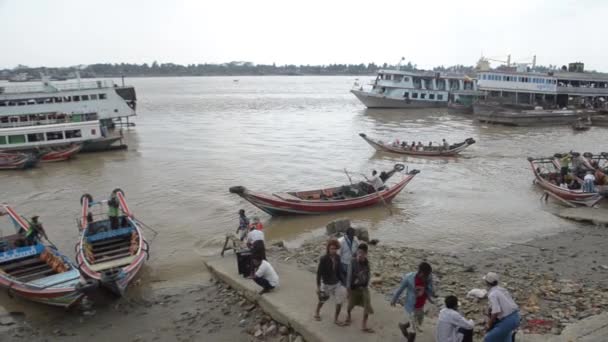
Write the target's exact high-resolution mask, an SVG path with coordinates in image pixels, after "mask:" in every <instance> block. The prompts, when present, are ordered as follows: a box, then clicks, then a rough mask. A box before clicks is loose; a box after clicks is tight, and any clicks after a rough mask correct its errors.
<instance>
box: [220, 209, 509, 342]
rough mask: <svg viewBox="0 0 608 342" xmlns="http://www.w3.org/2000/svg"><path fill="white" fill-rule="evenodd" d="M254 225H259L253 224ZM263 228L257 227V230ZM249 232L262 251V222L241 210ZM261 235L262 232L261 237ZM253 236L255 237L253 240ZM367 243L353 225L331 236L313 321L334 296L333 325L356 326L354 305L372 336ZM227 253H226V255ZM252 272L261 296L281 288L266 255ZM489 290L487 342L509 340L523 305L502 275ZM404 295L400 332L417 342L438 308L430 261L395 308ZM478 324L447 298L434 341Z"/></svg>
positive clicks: (459, 339) (464, 334)
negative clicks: (432, 308)
mask: <svg viewBox="0 0 608 342" xmlns="http://www.w3.org/2000/svg"><path fill="white" fill-rule="evenodd" d="M254 223H255V221H254ZM258 227H259V229H258ZM242 230H247V231H248V233H247V234H246V235H243V234H242V235H241V239H242V240H244V241H247V244H248V246H249V247H250V248H251V249H252V250H254V243H252V242H251V240H252V236H253V235H258V236H259V233H261V234H262V235H261V236H262V239H261V240H253V242H255V241H262V247H263V232H262V228H261V223H260V224H259V225H258V224H249V220H248V218H247V217H246V216H245V213H244V211H243V210H241V211H239V228H238V229H237V233H239V232H241V231H242ZM258 232H259V233H258ZM250 238H251V239H250ZM368 252H369V250H368V245H367V244H366V243H362V242H359V240H358V239H357V238H356V237H355V229H354V228H352V227H349V228H348V229H347V230H346V232H345V234H344V236H342V237H340V238H339V239H335V238H330V239H329V240H328V241H327V243H326V250H325V254H324V255H322V256H321V257H320V258H319V262H318V266H317V273H316V294H317V299H318V300H317V305H316V308H315V311H314V314H313V318H314V319H315V320H317V321H321V309H322V308H323V305H324V304H325V303H326V302H327V301H328V300H329V299H331V298H333V300H334V302H335V310H334V312H333V322H334V324H336V325H338V326H347V325H350V324H351V323H352V317H351V313H352V311H353V310H354V309H355V308H356V307H361V308H362V309H363V318H362V322H361V330H362V331H363V332H365V333H374V329H373V328H372V327H370V326H369V323H368V321H369V316H370V315H372V314H373V313H374V309H373V307H372V301H371V293H370V290H369V286H370V280H371V269H370V262H369V260H368ZM222 253H223V251H222ZM252 254H253V256H252V263H253V267H254V269H253V271H252V273H251V275H250V278H251V279H253V281H254V282H255V283H256V284H258V285H259V286H260V287H261V288H262V290H261V291H260V294H264V293H267V292H269V291H272V290H273V289H275V288H276V287H277V286H279V276H278V274H277V272H276V270H275V269H274V267H273V266H272V265H271V264H270V263H269V262H268V260H266V257H265V254H264V255H262V254H260V253H259V251H258V252H252ZM483 281H484V282H485V284H486V286H487V288H488V304H489V305H488V320H487V322H486V334H485V337H484V341H485V342H511V341H512V338H513V337H512V336H513V334H514V332H515V331H516V329H517V328H518V327H519V322H520V315H519V307H518V305H517V304H516V303H515V301H514V300H513V298H512V297H511V295H510V293H509V292H508V291H507V290H506V289H505V288H503V287H501V286H499V277H498V275H497V274H496V273H494V272H489V273H487V274H486V275H485V276H484V277H483ZM402 295H404V296H405V300H404V302H403V308H404V312H405V321H404V322H403V323H400V324H399V325H398V328H399V330H400V331H401V333H402V334H403V336H404V337H405V338H406V339H407V341H408V342H414V341H415V340H416V334H418V333H420V332H422V331H423V330H422V324H423V322H424V317H425V314H426V313H425V310H424V307H425V305H426V303H427V302H429V303H431V304H435V301H436V299H437V295H436V294H435V288H434V281H433V269H432V267H431V265H430V264H429V263H428V262H421V263H420V264H419V265H418V270H417V271H415V272H408V273H405V274H404V276H403V278H402V280H401V283H400V284H399V287H397V288H396V289H395V291H394V293H393V296H392V298H391V301H390V305H391V306H395V305H396V304H397V303H398V302H400V298H401V296H402ZM345 303H346V319H345V320H341V319H340V314H341V312H342V307H343V305H344V304H345ZM474 327H475V322H474V321H473V320H470V319H466V318H465V317H464V316H463V315H462V314H461V313H460V312H459V311H458V298H457V297H456V296H454V295H448V296H447V297H445V299H444V307H443V308H442V309H441V311H440V312H439V317H438V319H437V325H436V327H435V337H436V341H437V342H472V341H473V328H474Z"/></svg>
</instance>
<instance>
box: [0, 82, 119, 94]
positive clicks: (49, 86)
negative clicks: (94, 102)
mask: <svg viewBox="0 0 608 342" xmlns="http://www.w3.org/2000/svg"><path fill="white" fill-rule="evenodd" d="M114 86H115V84H114V82H113V81H111V80H98V81H86V82H69V83H40V84H36V85H19V86H9V87H6V86H3V87H0V95H2V94H19V93H41V92H44V93H53V92H59V91H68V90H80V89H99V88H111V87H114Z"/></svg>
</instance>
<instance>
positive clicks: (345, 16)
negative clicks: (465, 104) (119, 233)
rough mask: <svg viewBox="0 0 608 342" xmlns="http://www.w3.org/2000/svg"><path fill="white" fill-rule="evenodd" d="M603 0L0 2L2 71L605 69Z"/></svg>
mask: <svg viewBox="0 0 608 342" xmlns="http://www.w3.org/2000/svg"><path fill="white" fill-rule="evenodd" d="M607 14H608V0H577V1H569V0H568V1H567V0H508V1H506V0H503V1H491V0H485V1H484V0H458V1H456V0H446V1H433V0H416V1H410V0H397V1H393V0H385V1H369V0H368V1H354V0H350V1H341V0H340V1H338V0H322V1H318V0H307V1H294V0H291V1H290V0H280V1H279V0H257V1H256V0H233V1H230V0H222V1H208V0H199V1H195V0H190V1H187V0H183V1H180V0H175V1H160V0H145V1H140V0H121V1H115V0H100V1H84V0H80V1H77V0H73V1H71V0H47V1H43V0H0V68H12V67H15V66H16V65H17V64H25V65H28V66H42V65H44V66H70V65H77V64H92V63H108V62H109V63H119V62H130V63H143V62H147V63H152V62H153V61H154V60H157V61H158V62H159V63H165V62H173V63H178V64H189V63H222V62H229V61H251V62H253V63H256V64H270V63H273V62H275V63H277V64H329V63H368V62H375V63H383V62H388V63H393V64H394V63H396V62H398V61H399V59H400V58H401V57H402V56H403V57H405V58H406V60H410V61H412V62H413V63H415V64H418V65H419V67H422V68H429V67H432V66H436V65H445V66H448V65H453V64H465V65H473V64H475V62H476V61H477V60H478V59H479V56H480V55H481V54H482V52H483V54H484V55H485V56H490V57H498V58H499V59H500V58H506V55H507V54H509V53H510V54H511V55H512V56H513V60H514V61H524V60H530V59H531V56H532V55H537V61H538V63H539V64H543V65H548V64H557V65H563V64H567V63H568V62H572V61H583V62H585V64H586V68H587V69H597V70H601V71H608V44H607V41H608V23H607V22H606V15H607Z"/></svg>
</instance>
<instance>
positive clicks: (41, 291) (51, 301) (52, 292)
mask: <svg viewBox="0 0 608 342" xmlns="http://www.w3.org/2000/svg"><path fill="white" fill-rule="evenodd" d="M74 267H75V266H74ZM70 276H72V277H73V278H72V280H71V281H70V282H69V283H64V284H63V286H62V287H48V288H45V286H48V285H45V286H33V285H31V284H27V283H25V284H24V283H19V282H18V281H16V280H15V279H11V278H9V277H5V276H1V275H0V287H2V288H4V289H6V290H7V291H8V292H9V294H10V295H16V296H18V297H20V298H23V299H27V300H30V301H34V302H38V303H42V304H46V305H52V306H59V307H70V306H72V305H74V304H76V303H77V302H78V301H80V299H82V297H83V296H84V294H83V293H82V292H81V291H80V289H79V287H78V284H81V283H83V282H84V281H83V279H82V278H81V276H80V273H78V271H76V272H75V273H74V274H73V275H70Z"/></svg>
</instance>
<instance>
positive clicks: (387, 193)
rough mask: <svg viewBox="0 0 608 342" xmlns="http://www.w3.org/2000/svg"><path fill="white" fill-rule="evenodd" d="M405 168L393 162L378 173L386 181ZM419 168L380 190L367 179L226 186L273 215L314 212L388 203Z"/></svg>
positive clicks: (329, 211) (313, 213) (328, 211)
mask: <svg viewBox="0 0 608 342" xmlns="http://www.w3.org/2000/svg"><path fill="white" fill-rule="evenodd" d="M404 169H405V167H404V165H403V164H396V165H395V167H394V168H393V170H391V171H389V172H382V173H381V175H380V177H381V178H382V180H383V182H386V181H387V180H388V179H389V178H390V177H391V176H392V175H393V174H394V173H396V172H401V171H403V170H404ZM419 172H420V171H418V170H411V171H409V172H407V173H405V175H404V177H403V178H402V179H401V180H400V181H399V182H397V183H396V184H393V185H391V186H385V187H384V188H382V189H381V190H379V191H375V190H374V189H373V187H372V186H371V185H370V184H369V183H367V182H360V183H357V184H350V185H343V186H339V187H334V188H326V189H318V190H309V191H293V192H275V193H261V192H251V191H249V190H247V189H246V188H245V187H243V186H233V187H231V188H230V189H229V190H230V192H231V193H234V194H237V195H239V196H241V197H242V198H244V199H245V200H247V201H249V202H251V204H253V205H255V206H256V207H258V208H260V209H261V210H263V211H264V212H266V213H268V214H270V215H272V216H280V215H315V214H325V213H331V212H336V211H342V210H350V209H357V208H362V207H368V206H372V205H376V204H378V203H382V202H385V203H389V202H390V201H392V200H393V198H395V196H397V195H398V194H399V193H400V192H401V190H403V188H405V186H406V185H407V184H408V183H409V182H410V181H411V180H412V179H413V178H414V177H415V176H416V174H418V173H419Z"/></svg>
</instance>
